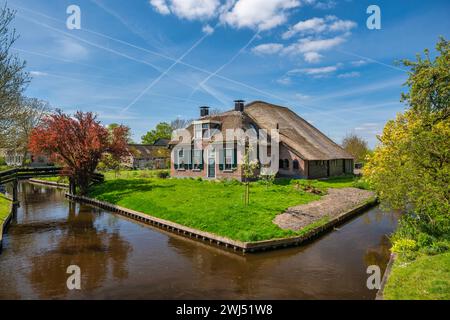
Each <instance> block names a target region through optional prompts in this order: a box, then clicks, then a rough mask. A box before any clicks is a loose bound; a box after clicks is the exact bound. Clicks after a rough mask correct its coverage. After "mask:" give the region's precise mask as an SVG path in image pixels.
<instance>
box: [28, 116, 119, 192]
mask: <svg viewBox="0 0 450 320" xmlns="http://www.w3.org/2000/svg"><path fill="white" fill-rule="evenodd" d="M127 134H128V129H127V128H126V127H123V126H119V127H117V128H114V129H113V130H112V132H109V131H108V129H106V128H105V127H103V126H102V125H101V124H100V122H99V121H97V120H96V116H95V115H94V114H93V113H92V112H86V113H83V112H80V111H78V112H77V113H75V115H74V116H73V117H72V116H70V115H67V114H64V113H62V111H60V110H58V111H57V112H56V113H55V114H52V115H49V116H47V117H45V118H44V119H43V120H42V123H41V124H40V125H39V126H38V127H36V128H34V129H33V131H32V133H31V136H30V143H29V147H30V150H31V151H32V152H34V153H36V154H45V155H48V156H50V157H51V158H52V159H53V160H54V161H55V162H57V163H61V164H63V165H64V168H65V172H66V174H67V175H68V176H69V177H70V179H72V181H73V182H74V183H75V184H76V186H77V187H79V193H80V194H82V195H85V194H86V193H87V191H88V187H89V184H90V182H91V179H92V175H93V174H94V172H95V170H96V168H97V165H98V163H99V161H100V160H101V158H102V157H103V156H104V154H105V153H109V154H111V155H112V156H113V157H115V158H116V159H119V158H121V157H123V156H126V155H127V154H128V150H127V141H126V137H127Z"/></svg>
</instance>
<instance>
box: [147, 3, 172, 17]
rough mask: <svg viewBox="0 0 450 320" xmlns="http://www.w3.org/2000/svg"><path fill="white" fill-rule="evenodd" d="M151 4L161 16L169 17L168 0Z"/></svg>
mask: <svg viewBox="0 0 450 320" xmlns="http://www.w3.org/2000/svg"><path fill="white" fill-rule="evenodd" d="M150 4H151V5H152V6H153V7H154V8H155V10H156V11H158V12H159V13H160V14H163V15H167V14H170V9H169V6H168V5H167V2H166V0H150Z"/></svg>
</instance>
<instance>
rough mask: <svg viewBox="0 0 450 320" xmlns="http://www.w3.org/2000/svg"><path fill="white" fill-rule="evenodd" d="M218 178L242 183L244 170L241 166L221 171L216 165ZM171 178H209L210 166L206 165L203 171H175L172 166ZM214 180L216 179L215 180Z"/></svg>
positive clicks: (172, 165)
mask: <svg viewBox="0 0 450 320" xmlns="http://www.w3.org/2000/svg"><path fill="white" fill-rule="evenodd" d="M215 166H216V170H215V171H216V177H215V179H235V180H239V181H242V168H241V166H240V165H238V166H237V168H235V169H233V170H220V167H219V164H217V163H216V165H215ZM170 176H172V177H176V178H198V177H200V178H202V179H210V178H208V166H207V165H204V166H203V169H202V170H195V169H175V165H174V164H171V166H170ZM213 179H214V178H213Z"/></svg>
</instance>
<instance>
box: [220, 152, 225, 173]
mask: <svg viewBox="0 0 450 320" xmlns="http://www.w3.org/2000/svg"><path fill="white" fill-rule="evenodd" d="M224 163H225V150H224V149H223V148H220V149H219V170H223V169H224V168H225V166H224Z"/></svg>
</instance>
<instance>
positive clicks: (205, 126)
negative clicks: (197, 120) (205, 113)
mask: <svg viewBox="0 0 450 320" xmlns="http://www.w3.org/2000/svg"><path fill="white" fill-rule="evenodd" d="M209 133H210V132H209V123H203V124H202V134H203V137H205V138H209V137H210V134H209Z"/></svg>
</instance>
